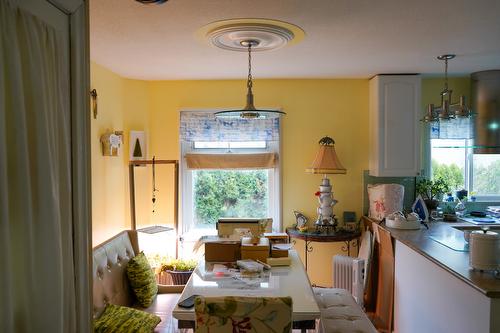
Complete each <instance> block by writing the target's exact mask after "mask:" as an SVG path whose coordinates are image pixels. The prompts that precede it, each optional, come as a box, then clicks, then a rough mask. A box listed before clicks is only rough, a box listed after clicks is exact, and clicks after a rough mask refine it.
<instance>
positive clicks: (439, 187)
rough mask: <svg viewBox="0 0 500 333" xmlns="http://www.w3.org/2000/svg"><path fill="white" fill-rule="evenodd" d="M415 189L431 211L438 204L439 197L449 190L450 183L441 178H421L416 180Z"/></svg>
mask: <svg viewBox="0 0 500 333" xmlns="http://www.w3.org/2000/svg"><path fill="white" fill-rule="evenodd" d="M416 191H417V193H418V194H420V195H421V196H422V199H424V202H425V205H426V206H427V209H428V210H429V211H431V210H435V209H436V208H437V207H438V206H439V198H440V197H441V196H442V195H443V194H444V193H447V192H449V191H450V185H449V184H448V183H447V182H446V181H445V180H444V179H443V178H437V179H435V180H429V179H422V180H420V181H418V182H417V186H416Z"/></svg>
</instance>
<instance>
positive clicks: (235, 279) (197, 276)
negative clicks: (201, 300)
mask: <svg viewBox="0 0 500 333" xmlns="http://www.w3.org/2000/svg"><path fill="white" fill-rule="evenodd" d="M289 257H290V259H291V260H290V261H291V264H290V266H274V267H271V269H269V270H267V271H264V272H263V273H262V274H260V275H259V276H258V277H254V278H245V277H242V276H238V274H236V275H232V274H214V272H213V270H212V268H213V263H209V262H205V259H204V258H202V259H201V260H200V261H199V263H198V265H197V267H196V268H195V270H194V271H193V274H192V275H191V277H190V278H189V281H188V282H187V283H186V286H185V288H184V290H183V292H182V294H181V296H180V297H179V302H181V301H183V300H185V299H187V298H189V297H190V296H192V295H199V296H205V297H210V296H247V297H285V296H290V297H291V298H292V302H293V310H292V320H293V328H294V329H301V330H303V331H305V330H306V329H314V328H315V327H316V319H318V318H320V310H319V307H318V304H317V303H316V300H315V298H314V294H313V290H312V288H311V283H310V281H309V278H308V276H307V274H306V271H305V270H304V265H303V264H302V261H301V260H300V258H299V256H298V254H297V252H296V251H295V250H289ZM172 315H173V317H174V318H176V319H177V320H178V327H179V328H194V326H195V312H194V307H192V308H182V307H179V306H178V305H176V306H175V308H174V310H173V312H172Z"/></svg>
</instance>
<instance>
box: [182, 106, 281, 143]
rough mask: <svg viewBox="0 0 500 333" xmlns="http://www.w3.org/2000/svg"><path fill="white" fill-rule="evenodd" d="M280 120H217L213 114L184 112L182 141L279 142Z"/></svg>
mask: <svg viewBox="0 0 500 333" xmlns="http://www.w3.org/2000/svg"><path fill="white" fill-rule="evenodd" d="M279 122H280V119H279V118H273V119H269V118H264V119H241V118H224V119H220V118H215V116H214V114H213V112H194V111H182V112H181V119H180V133H179V134H180V139H181V140H182V141H185V142H195V141H210V142H242V141H279Z"/></svg>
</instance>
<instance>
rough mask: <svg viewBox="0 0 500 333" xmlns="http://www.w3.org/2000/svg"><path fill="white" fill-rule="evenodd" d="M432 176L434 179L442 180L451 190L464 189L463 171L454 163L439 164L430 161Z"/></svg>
mask: <svg viewBox="0 0 500 333" xmlns="http://www.w3.org/2000/svg"><path fill="white" fill-rule="evenodd" d="M432 176H433V178H434V179H443V180H444V182H445V183H446V184H448V186H449V187H450V188H451V190H459V189H462V188H463V187H464V170H463V168H461V167H459V166H458V165H456V164H455V163H453V164H441V163H438V162H437V161H436V160H432Z"/></svg>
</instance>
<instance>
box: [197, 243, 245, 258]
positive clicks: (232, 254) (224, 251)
mask: <svg viewBox="0 0 500 333" xmlns="http://www.w3.org/2000/svg"><path fill="white" fill-rule="evenodd" d="M240 259H241V243H240V242H238V241H214V242H206V243H205V261H212V262H231V261H236V260H240Z"/></svg>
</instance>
